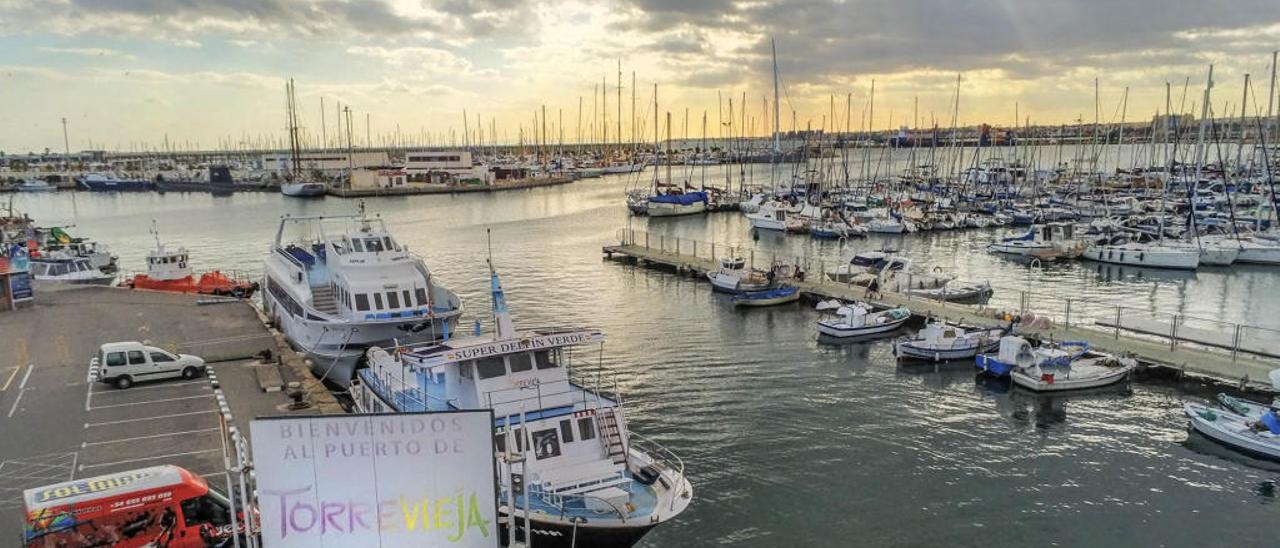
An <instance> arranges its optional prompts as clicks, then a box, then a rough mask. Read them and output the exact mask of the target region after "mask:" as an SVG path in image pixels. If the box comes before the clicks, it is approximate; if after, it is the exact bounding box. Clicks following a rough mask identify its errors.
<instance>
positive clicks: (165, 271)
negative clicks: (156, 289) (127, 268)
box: [147, 246, 191, 280]
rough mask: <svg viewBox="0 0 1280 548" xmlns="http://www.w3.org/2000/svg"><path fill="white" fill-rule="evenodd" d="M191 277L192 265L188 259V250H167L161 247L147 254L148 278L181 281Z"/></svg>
mask: <svg viewBox="0 0 1280 548" xmlns="http://www.w3.org/2000/svg"><path fill="white" fill-rule="evenodd" d="M190 275H191V265H190V263H189V261H188V259H187V250H186V249H184V248H181V247H180V248H178V249H177V250H174V251H167V250H165V248H164V246H160V247H159V248H157V249H156V250H155V251H152V252H151V253H148V254H147V277H148V278H151V279H153V280H180V279H182V278H186V277H188V276H190Z"/></svg>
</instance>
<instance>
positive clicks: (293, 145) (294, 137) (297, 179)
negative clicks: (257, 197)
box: [280, 79, 350, 198]
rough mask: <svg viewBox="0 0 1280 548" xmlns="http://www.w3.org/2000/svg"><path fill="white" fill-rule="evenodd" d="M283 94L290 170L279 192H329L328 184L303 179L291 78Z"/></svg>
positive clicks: (306, 194) (296, 194) (302, 194)
mask: <svg viewBox="0 0 1280 548" xmlns="http://www.w3.org/2000/svg"><path fill="white" fill-rule="evenodd" d="M285 94H286V96H287V98H288V103H287V106H288V109H287V112H286V115H287V117H288V119H289V163H290V168H289V169H290V172H289V177H288V179H287V180H286V181H285V182H283V183H281V184H280V193H281V194H284V195H285V196H294V197H299V198H308V197H316V196H324V195H325V194H326V193H328V192H329V187H328V185H326V184H324V183H322V182H319V181H308V180H305V179H304V178H303V176H302V146H301V144H300V143H299V141H298V107H297V105H296V104H295V102H294V89H293V80H292V79H290V80H289V83H288V85H287V86H286V88H285ZM348 154H350V152H348Z"/></svg>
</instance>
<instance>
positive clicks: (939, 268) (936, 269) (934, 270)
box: [933, 266, 942, 274]
mask: <svg viewBox="0 0 1280 548" xmlns="http://www.w3.org/2000/svg"><path fill="white" fill-rule="evenodd" d="M933 272H934V273H935V274H941V273H942V267H940V266H935V267H933Z"/></svg>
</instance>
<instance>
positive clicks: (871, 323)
mask: <svg viewBox="0 0 1280 548" xmlns="http://www.w3.org/2000/svg"><path fill="white" fill-rule="evenodd" d="M835 315H836V317H835V318H827V319H821V320H818V333H819V334H822V335H825V336H828V337H833V338H837V339H848V338H855V337H865V336H868V335H881V334H884V333H889V332H891V331H893V330H895V329H898V328H899V327H902V324H904V323H907V320H909V319H911V311H910V310H907V309H906V308H905V307H898V308H891V309H889V310H882V311H880V312H872V311H871V307H870V306H869V305H866V304H863V303H853V304H851V305H848V306H841V307H840V308H838V309H836V312H835Z"/></svg>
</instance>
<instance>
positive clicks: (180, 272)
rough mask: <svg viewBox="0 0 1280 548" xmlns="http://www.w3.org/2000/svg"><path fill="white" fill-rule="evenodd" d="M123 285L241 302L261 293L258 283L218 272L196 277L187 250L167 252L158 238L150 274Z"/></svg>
mask: <svg viewBox="0 0 1280 548" xmlns="http://www.w3.org/2000/svg"><path fill="white" fill-rule="evenodd" d="M121 285H122V286H124V287H128V288H131V289H149V290H152V291H167V292H172V293H198V294H202V295H227V296H234V297H240V298H248V297H250V296H252V295H253V292H254V291H257V290H258V284H257V283H256V282H252V281H249V280H246V279H236V278H232V277H231V276H227V275H226V274H223V273H222V272H220V271H217V270H214V271H210V272H203V273H201V274H200V275H199V276H196V274H195V272H194V271H193V270H192V268H191V264H190V259H189V257H188V254H187V250H186V249H184V248H181V247H179V248H176V249H167V248H165V246H164V245H163V244H161V243H160V241H159V238H158V237H157V240H156V248H155V249H153V250H151V251H150V252H148V253H147V273H146V274H137V275H134V276H132V277H130V278H128V279H126V280H125V281H123V282H121Z"/></svg>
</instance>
